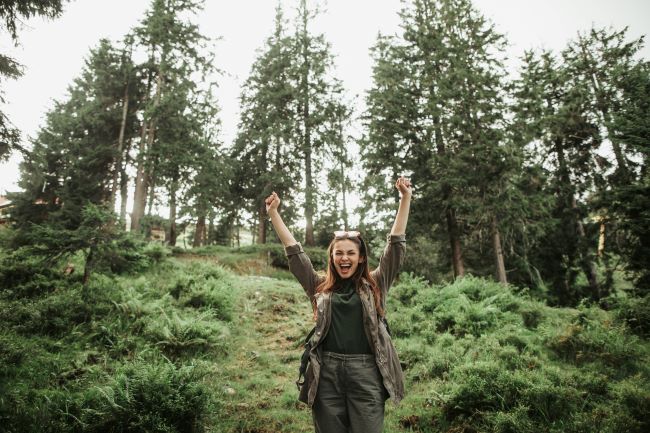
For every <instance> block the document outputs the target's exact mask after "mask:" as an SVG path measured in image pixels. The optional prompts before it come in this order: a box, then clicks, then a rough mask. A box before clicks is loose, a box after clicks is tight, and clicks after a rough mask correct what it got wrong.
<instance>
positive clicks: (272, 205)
mask: <svg viewBox="0 0 650 433" xmlns="http://www.w3.org/2000/svg"><path fill="white" fill-rule="evenodd" d="M264 201H265V203H266V213H268V214H269V217H270V218H271V223H272V224H273V228H274V229H275V232H276V233H277V235H278V237H279V238H280V242H282V245H284V247H285V248H286V247H288V246H291V245H295V244H297V243H298V242H297V241H296V239H295V238H294V237H293V235H292V234H291V232H290V231H289V229H288V228H287V226H286V224H285V223H284V221H282V217H281V216H280V213H279V212H278V206H280V197H278V194H277V193H276V192H275V191H273V193H272V194H271V195H270V196H268V197H267V198H266V199H265V200H264Z"/></svg>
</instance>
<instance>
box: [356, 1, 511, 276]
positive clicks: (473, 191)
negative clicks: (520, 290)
mask: <svg viewBox="0 0 650 433" xmlns="http://www.w3.org/2000/svg"><path fill="white" fill-rule="evenodd" d="M401 17H402V27H403V29H404V31H403V36H402V38H387V37H380V38H379V40H378V42H377V45H376V47H375V49H374V53H375V61H376V64H375V67H374V81H375V83H374V87H373V89H372V90H371V91H370V92H369V94H368V99H367V105H368V107H369V111H368V116H367V125H368V135H367V138H366V140H364V146H363V155H364V163H365V165H366V167H367V168H368V171H369V172H370V174H371V175H373V176H377V177H379V181H380V182H383V183H384V184H385V183H386V182H387V181H388V179H387V178H391V177H392V178H395V177H396V176H397V174H398V173H397V170H400V171H402V172H403V173H404V172H405V174H410V175H411V177H412V180H413V182H414V184H415V185H417V187H418V191H419V194H420V197H421V199H418V200H415V201H414V203H413V206H412V212H411V213H412V217H411V220H413V222H414V224H413V226H414V232H415V233H416V236H418V235H421V236H424V237H425V238H428V239H429V240H436V239H440V235H441V234H442V233H443V232H441V231H440V228H442V227H444V232H445V234H446V237H447V239H448V249H447V251H448V256H447V257H448V258H449V263H450V264H451V267H452V269H453V276H455V277H460V276H463V275H464V274H465V272H466V260H465V254H464V252H463V249H464V248H467V245H468V244H469V242H468V240H467V239H465V240H464V238H466V237H467V236H469V235H470V234H472V233H480V232H482V231H484V230H488V231H490V232H491V233H492V238H493V239H492V241H493V242H491V243H492V244H494V245H495V247H494V254H495V263H498V264H499V265H498V266H497V267H498V269H499V272H498V275H499V279H500V280H502V281H504V280H505V275H504V272H503V270H504V266H503V256H502V255H500V254H499V251H501V248H500V247H499V246H498V245H497V244H500V233H499V215H498V211H499V209H500V206H499V205H498V203H499V197H500V196H501V195H502V194H503V192H502V191H503V190H504V184H506V183H507V182H508V177H509V174H508V173H509V172H511V171H512V170H513V167H516V161H513V160H512V159H511V154H512V152H513V151H512V149H509V148H508V147H507V140H506V138H505V136H504V134H503V130H504V127H505V121H504V113H505V104H504V100H503V98H504V92H505V82H504V77H503V72H502V71H503V66H502V60H501V59H502V57H503V51H504V43H505V40H504V38H503V36H502V35H500V34H499V33H497V32H496V31H495V29H494V27H493V26H492V25H490V24H488V23H487V22H486V20H485V19H484V18H483V17H482V16H481V15H480V14H479V13H478V12H477V11H476V10H475V9H473V8H472V5H471V3H470V2H469V1H465V0H448V1H438V2H434V1H428V0H415V1H413V2H412V4H407V5H405V7H404V9H403V10H402V12H401ZM400 174H401V173H400ZM432 207H433V208H434V209H439V212H431V208H432ZM409 224H410V223H409ZM410 227H411V226H410ZM471 253H472V256H473V261H474V265H473V266H474V269H476V270H480V269H481V261H482V259H481V257H480V254H476V252H475V251H472V252H471Z"/></svg>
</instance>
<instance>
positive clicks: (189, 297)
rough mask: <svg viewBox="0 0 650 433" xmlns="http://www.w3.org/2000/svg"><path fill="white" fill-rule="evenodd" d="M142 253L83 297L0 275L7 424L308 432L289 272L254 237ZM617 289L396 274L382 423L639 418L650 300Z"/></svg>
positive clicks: (525, 428) (76, 290)
mask: <svg viewBox="0 0 650 433" xmlns="http://www.w3.org/2000/svg"><path fill="white" fill-rule="evenodd" d="M154 253H155V254H154ZM151 254H152V255H154V256H156V257H157V259H156V260H152V262H151V265H150V266H149V268H148V269H146V270H144V271H138V272H137V273H133V274H124V275H112V276H111V275H100V274H98V275H96V276H95V277H93V279H92V282H91V293H92V294H93V299H92V302H91V303H90V304H85V303H83V302H81V301H80V285H79V281H78V277H77V276H75V275H73V276H70V277H65V278H60V277H53V276H55V275H58V271H59V270H58V269H50V270H48V271H47V272H44V273H43V274H40V273H38V272H37V271H38V270H37V269H32V268H30V265H29V263H27V264H22V263H21V264H20V266H19V267H17V268H16V269H17V270H16V273H17V274H16V275H17V276H16V277H15V281H17V282H16V283H15V287H12V288H10V289H6V290H4V291H2V292H0V293H1V294H2V296H0V324H1V325H2V327H3V330H4V331H3V334H2V335H0V367H2V368H1V369H0V371H1V373H0V425H3V428H4V430H5V431H7V432H19V431H20V432H23V431H25V432H37V431H39V432H40V431H46V432H77V431H79V432H86V431H97V432H99V431H102V432H113V431H114V432H118V431H133V432H140V431H142V432H144V431H168V432H190V431H191V432H213V433H230V432H232V433H235V432H248V433H253V432H257V433H271V432H274V433H275V432H284V433H298V432H306V431H312V430H313V426H312V421H311V413H310V410H309V408H307V407H306V406H305V405H303V404H302V403H299V402H298V401H297V396H298V390H297V388H296V386H295V383H294V381H295V380H296V378H297V371H298V366H299V357H300V354H301V352H302V350H301V347H300V344H301V341H302V339H303V338H304V336H305V335H306V333H307V332H308V331H309V329H310V328H311V326H312V319H311V307H310V304H309V302H308V300H307V297H306V296H305V295H304V292H303V291H302V289H301V288H300V286H299V285H298V284H297V283H296V282H295V281H294V280H293V279H292V278H288V275H287V274H288V272H287V271H286V270H282V269H276V268H274V267H273V266H271V265H270V263H269V262H268V261H267V260H266V259H265V257H264V256H263V255H262V256H260V251H258V250H256V249H254V248H253V249H250V251H248V250H243V249H240V250H235V251H233V250H230V249H219V248H215V249H212V250H210V251H208V252H205V251H204V252H203V253H201V254H194V255H190V254H181V255H178V256H176V257H174V258H169V257H166V256H167V254H165V253H164V252H160V251H153V252H151ZM31 273H35V276H34V278H28V277H25V275H28V276H29V275H30V274H31ZM12 275H13V274H12ZM12 278H14V277H13V276H12ZM630 302H631V301H630ZM630 302H627V301H626V302H622V303H621V305H622V307H621V309H619V310H616V311H613V312H607V311H604V310H602V309H600V308H598V307H596V306H593V305H587V304H585V305H581V306H580V307H579V308H576V309H567V308H564V309H560V308H551V307H548V306H546V305H545V304H543V303H541V302H539V301H536V300H534V299H532V298H530V297H527V296H526V295H525V294H520V293H515V292H514V291H513V290H512V289H511V288H508V287H503V286H501V285H499V284H496V283H493V282H490V281H487V280H484V279H478V278H472V277H468V278H464V279H462V280H460V281H458V282H456V283H454V284H450V285H429V284H427V283H426V282H424V281H423V280H420V279H417V278H413V277H411V276H409V275H406V274H404V275H402V276H401V280H400V281H399V284H397V285H395V286H394V287H393V288H392V289H391V292H390V294H389V299H388V319H389V322H390V326H391V330H392V333H393V336H394V341H395V345H396V347H397V350H398V353H399V355H400V359H401V361H402V364H403V368H404V371H405V375H406V397H405V399H404V400H403V401H402V403H401V404H400V405H399V406H397V407H395V406H394V405H393V404H392V403H391V400H388V401H387V405H386V418H385V429H384V431H385V432H386V433H398V432H400V433H401V432H436V433H442V432H447V433H453V432H466V433H469V432H524V433H526V432H530V433H532V432H558V433H559V432H584V431H599V432H644V431H647V430H648V428H649V427H650V421H649V416H648V414H649V413H650V392H649V391H648V389H650V386H648V385H649V384H650V367H648V366H649V365H650V362H648V361H650V355H649V354H650V346H649V345H648V342H647V340H646V338H647V332H646V328H647V327H644V326H643V325H642V324H641V323H640V322H642V321H643V318H645V317H647V307H646V306H647V305H648V304H647V302H637V303H630ZM169 414H175V416H169Z"/></svg>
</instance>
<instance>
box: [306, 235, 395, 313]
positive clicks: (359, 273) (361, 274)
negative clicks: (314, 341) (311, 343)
mask: <svg viewBox="0 0 650 433" xmlns="http://www.w3.org/2000/svg"><path fill="white" fill-rule="evenodd" d="M345 239H349V240H351V241H352V242H354V243H355V244H356V245H357V246H358V247H359V257H360V258H361V257H363V263H359V266H358V267H357V270H356V271H354V274H353V275H352V276H351V277H350V278H352V281H354V286H355V288H356V289H357V290H358V288H359V286H360V285H361V279H362V278H363V279H365V280H366V281H367V282H368V283H369V284H370V288H371V290H372V297H373V298H374V299H375V309H376V310H377V312H378V313H379V315H380V316H381V317H384V314H385V313H384V309H383V308H381V291H380V290H379V286H378V285H377V282H376V281H375V279H374V278H372V276H371V275H370V269H369V267H368V249H367V248H366V243H365V242H364V240H363V239H362V238H361V235H359V236H354V237H346V238H344V239H337V238H334V239H332V242H330V244H329V246H328V247H327V271H326V272H325V279H324V280H323V281H322V282H321V283H320V284H319V285H318V286H317V287H316V293H328V292H331V291H332V290H333V289H334V288H335V287H337V286H338V285H340V283H341V282H343V278H341V277H340V276H339V273H338V272H337V271H336V268H335V267H334V260H332V252H333V250H334V244H335V243H336V242H337V241H341V240H345ZM312 308H313V310H314V320H316V301H314V302H313V303H312Z"/></svg>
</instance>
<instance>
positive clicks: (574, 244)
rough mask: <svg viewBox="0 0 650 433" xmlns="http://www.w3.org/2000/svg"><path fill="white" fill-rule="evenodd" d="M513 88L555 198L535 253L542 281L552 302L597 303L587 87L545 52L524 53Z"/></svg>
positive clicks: (595, 134) (593, 131)
mask: <svg viewBox="0 0 650 433" xmlns="http://www.w3.org/2000/svg"><path fill="white" fill-rule="evenodd" d="M517 88H518V91H517V93H516V96H517V98H518V104H519V105H518V108H517V109H516V111H517V116H518V118H519V119H518V120H519V123H518V125H519V127H520V128H521V129H522V130H527V131H528V134H529V135H528V142H529V143H531V145H532V146H535V153H536V154H537V157H538V158H539V159H540V160H543V161H545V162H544V163H541V162H540V163H541V164H542V167H543V169H544V170H546V171H547V172H548V178H549V179H550V180H551V184H550V185H549V186H550V188H549V191H548V192H549V193H550V194H552V195H553V196H554V198H555V203H554V209H553V211H552V214H551V224H550V225H549V227H548V228H547V230H546V233H545V234H544V237H545V240H544V242H543V243H542V244H541V245H540V248H539V249H538V253H537V254H538V260H540V261H541V263H540V268H541V269H542V270H543V271H542V276H543V277H544V278H545V279H547V280H549V281H551V283H552V287H553V293H552V295H553V296H554V299H555V302H559V303H560V304H563V305H569V304H574V303H575V302H577V301H578V300H580V299H581V298H582V297H583V296H585V295H588V296H590V297H592V298H594V299H599V298H600V297H601V293H600V292H599V285H598V281H597V278H596V268H595V262H594V254H593V247H592V243H591V241H590V238H591V236H588V231H587V230H586V229H585V223H584V220H585V218H586V216H587V208H586V206H585V203H584V202H583V201H582V200H583V199H584V198H585V197H586V195H587V194H588V193H589V192H591V191H593V185H594V184H595V183H596V182H597V181H598V180H597V179H598V176H599V175H600V174H599V172H598V170H597V169H596V168H595V167H596V166H597V165H596V161H597V158H596V154H595V150H596V149H597V148H598V147H599V145H600V135H599V129H598V125H597V123H596V122H595V119H594V118H593V116H591V115H590V111H589V108H590V105H589V101H588V99H587V98H585V92H586V88H585V87H584V86H582V85H581V84H580V82H576V81H575V80H573V76H572V75H571V73H570V72H569V70H567V69H565V68H564V67H563V65H562V64H561V63H559V62H558V60H557V59H556V58H555V57H554V56H553V55H552V53H550V52H543V53H542V54H541V55H536V54H535V53H532V52H529V53H527V54H526V56H525V58H524V68H523V71H522V73H521V78H520V81H519V82H518V83H517ZM558 257H560V258H561V260H558ZM580 270H582V271H583V272H584V275H585V276H586V278H587V281H588V291H587V292H586V293H585V292H583V291H582V289H581V288H579V287H577V286H576V279H577V277H578V275H579V271H580Z"/></svg>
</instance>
